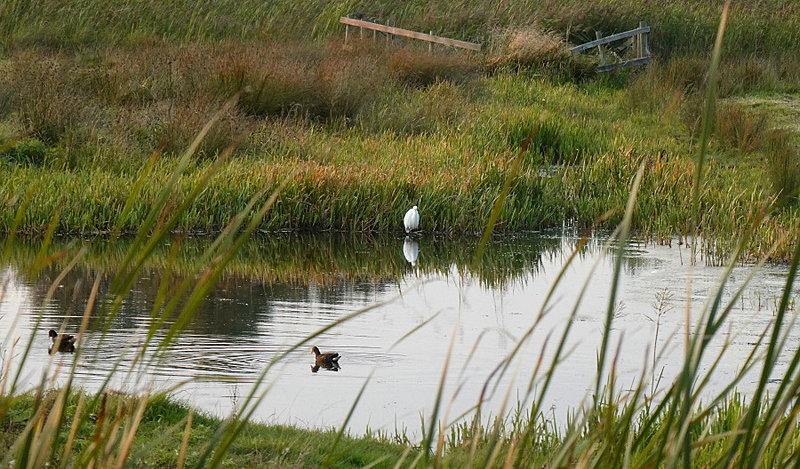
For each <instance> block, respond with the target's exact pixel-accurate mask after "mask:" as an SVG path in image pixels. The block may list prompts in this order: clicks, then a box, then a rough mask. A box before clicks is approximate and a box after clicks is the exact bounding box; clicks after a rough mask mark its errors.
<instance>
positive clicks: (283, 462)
mask: <svg viewBox="0 0 800 469" xmlns="http://www.w3.org/2000/svg"><path fill="white" fill-rule="evenodd" d="M57 398H58V393H57V392H50V393H48V394H45V395H39V396H34V395H31V394H25V395H21V396H18V397H16V398H14V399H10V400H5V399H4V400H3V401H2V408H0V445H2V447H3V448H9V450H8V451H9V452H8V453H6V454H2V455H0V459H2V460H7V459H13V458H14V455H13V451H14V449H16V448H15V447H14V442H20V441H24V436H23V435H24V433H25V432H26V431H31V430H33V429H31V428H30V426H29V424H30V423H31V422H33V421H35V420H36V418H37V413H42V412H44V413H49V412H51V411H52V410H53V409H52V407H53V405H54V403H55V401H56V400H57ZM139 409H142V413H141V415H136V414H135V413H132V411H134V412H135V410H139ZM137 418H138V422H136V424H133V421H134V420H136V419H137ZM63 419H64V420H63V424H62V427H61V428H60V429H59V433H58V434H57V435H56V436H55V439H56V444H57V445H59V446H62V447H67V445H66V443H67V441H68V440H69V442H70V445H69V447H70V449H71V451H68V452H67V453H66V454H64V453H62V454H54V455H53V456H54V457H53V458H52V459H48V460H47V462H48V463H49V464H50V465H52V466H55V467H89V466H91V465H92V464H94V465H95V467H98V466H100V467H117V463H118V462H121V461H125V465H126V467H153V468H155V467H173V468H174V467H179V466H181V465H185V467H193V466H195V464H197V462H198V459H199V457H200V455H201V454H202V452H203V450H205V449H206V448H205V446H206V444H207V443H208V442H209V441H210V440H212V438H213V435H214V432H216V431H217V430H218V429H219V427H220V425H221V423H222V421H221V420H220V419H217V418H213V417H210V416H207V415H203V414H201V413H195V412H194V411H192V412H191V417H190V409H189V408H188V407H187V406H185V405H183V404H180V403H178V402H176V401H173V400H170V399H168V398H166V397H163V396H158V397H151V398H135V397H129V396H124V395H121V394H113V393H109V394H107V395H106V396H104V397H103V398H102V399H99V400H92V397H91V396H87V395H85V394H82V393H79V394H73V395H72V396H70V397H69V399H68V400H67V401H66V402H65V410H64V414H63ZM187 422H188V424H189V425H187ZM134 425H135V427H136V433H135V435H136V436H135V438H134V439H133V440H132V442H131V443H132V444H131V445H130V447H129V448H128V450H129V453H128V454H127V458H125V457H122V458H120V455H121V454H122V451H121V450H120V440H123V439H124V437H125V436H127V435H126V432H125V430H127V429H130V428H131V426H134ZM33 431H35V430H33ZM131 436H132V435H131ZM21 437H22V438H21ZM337 440H338V441H337ZM406 449H407V447H406V446H404V445H401V444H397V443H392V442H390V441H388V440H385V439H381V440H379V439H373V438H369V437H366V438H351V437H347V436H345V437H344V438H341V439H339V438H337V432H336V431H335V430H329V431H310V430H302V429H298V428H293V427H287V426H269V425H259V424H248V425H247V426H246V427H245V429H244V430H243V431H242V433H241V435H240V436H239V438H237V440H236V443H235V444H234V446H233V447H231V449H230V450H229V452H228V456H227V457H226V458H225V461H224V464H223V465H222V467H322V466H323V465H325V463H326V462H328V461H329V462H330V464H329V465H328V467H335V468H361V467H364V466H367V465H369V464H371V463H375V462H381V461H382V463H379V464H378V465H377V466H374V467H393V465H394V462H395V461H397V460H399V459H400V458H401V457H403V456H404V452H405V451H406ZM118 458H119V459H118ZM179 461H180V462H179ZM120 467H121V466H120Z"/></svg>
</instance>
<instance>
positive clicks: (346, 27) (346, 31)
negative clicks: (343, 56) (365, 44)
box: [344, 24, 350, 44]
mask: <svg viewBox="0 0 800 469" xmlns="http://www.w3.org/2000/svg"><path fill="white" fill-rule="evenodd" d="M349 33H350V25H348V24H346V25H344V43H345V44H347V36H348V34H349Z"/></svg>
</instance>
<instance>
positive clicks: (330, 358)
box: [311, 345, 342, 373]
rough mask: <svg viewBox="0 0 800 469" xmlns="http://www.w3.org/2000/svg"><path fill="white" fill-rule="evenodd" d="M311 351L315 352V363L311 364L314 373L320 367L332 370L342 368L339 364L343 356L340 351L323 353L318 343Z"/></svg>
mask: <svg viewBox="0 0 800 469" xmlns="http://www.w3.org/2000/svg"><path fill="white" fill-rule="evenodd" d="M311 352H312V353H313V354H314V365H312V366H311V372H312V373H316V372H317V371H319V369H320V368H323V369H325V370H330V371H339V370H340V369H341V368H342V367H340V366H339V359H340V358H341V356H340V355H339V354H338V353H336V352H328V353H321V352H320V351H319V348H317V346H316V345H315V346H313V347H311Z"/></svg>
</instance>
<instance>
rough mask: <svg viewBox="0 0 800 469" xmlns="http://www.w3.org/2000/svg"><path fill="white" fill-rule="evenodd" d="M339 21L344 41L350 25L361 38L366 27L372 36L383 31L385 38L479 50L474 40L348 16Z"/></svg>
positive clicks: (478, 45)
mask: <svg viewBox="0 0 800 469" xmlns="http://www.w3.org/2000/svg"><path fill="white" fill-rule="evenodd" d="M339 22H340V23H343V24H344V25H345V29H344V38H345V41H347V38H348V36H349V35H350V26H353V27H356V28H359V30H360V34H361V37H362V38H363V37H364V30H365V29H366V30H371V31H373V37H375V36H374V34H375V31H378V32H381V33H385V34H386V35H387V36H386V39H387V40H389V37H390V36H389V35H392V36H401V37H408V38H411V39H419V40H420V41H427V42H429V43H431V44H434V43H435V44H443V45H445V46H452V47H459V48H461V49H468V50H475V51H479V50H481V45H480V44H476V43H474V42H467V41H459V40H458V39H450V38H448V37H441V36H434V35H433V33H432V32H431V34H425V33H420V32H417V31H411V30H408V29H402V28H395V27H393V26H386V25H383V24H380V23H373V22H371V21H363V20H357V19H353V18H348V17H346V16H343V17H341V18H339Z"/></svg>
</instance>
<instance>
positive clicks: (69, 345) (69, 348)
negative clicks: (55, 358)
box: [47, 329, 78, 353]
mask: <svg viewBox="0 0 800 469" xmlns="http://www.w3.org/2000/svg"><path fill="white" fill-rule="evenodd" d="M48 334H49V335H50V340H51V342H52V343H51V344H50V348H49V349H48V350H47V353H53V349H56V350H58V351H59V352H74V351H75V341H76V340H78V339H76V338H75V336H74V335H69V334H59V333H58V332H56V331H54V330H53V329H50V332H49V333H48Z"/></svg>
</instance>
